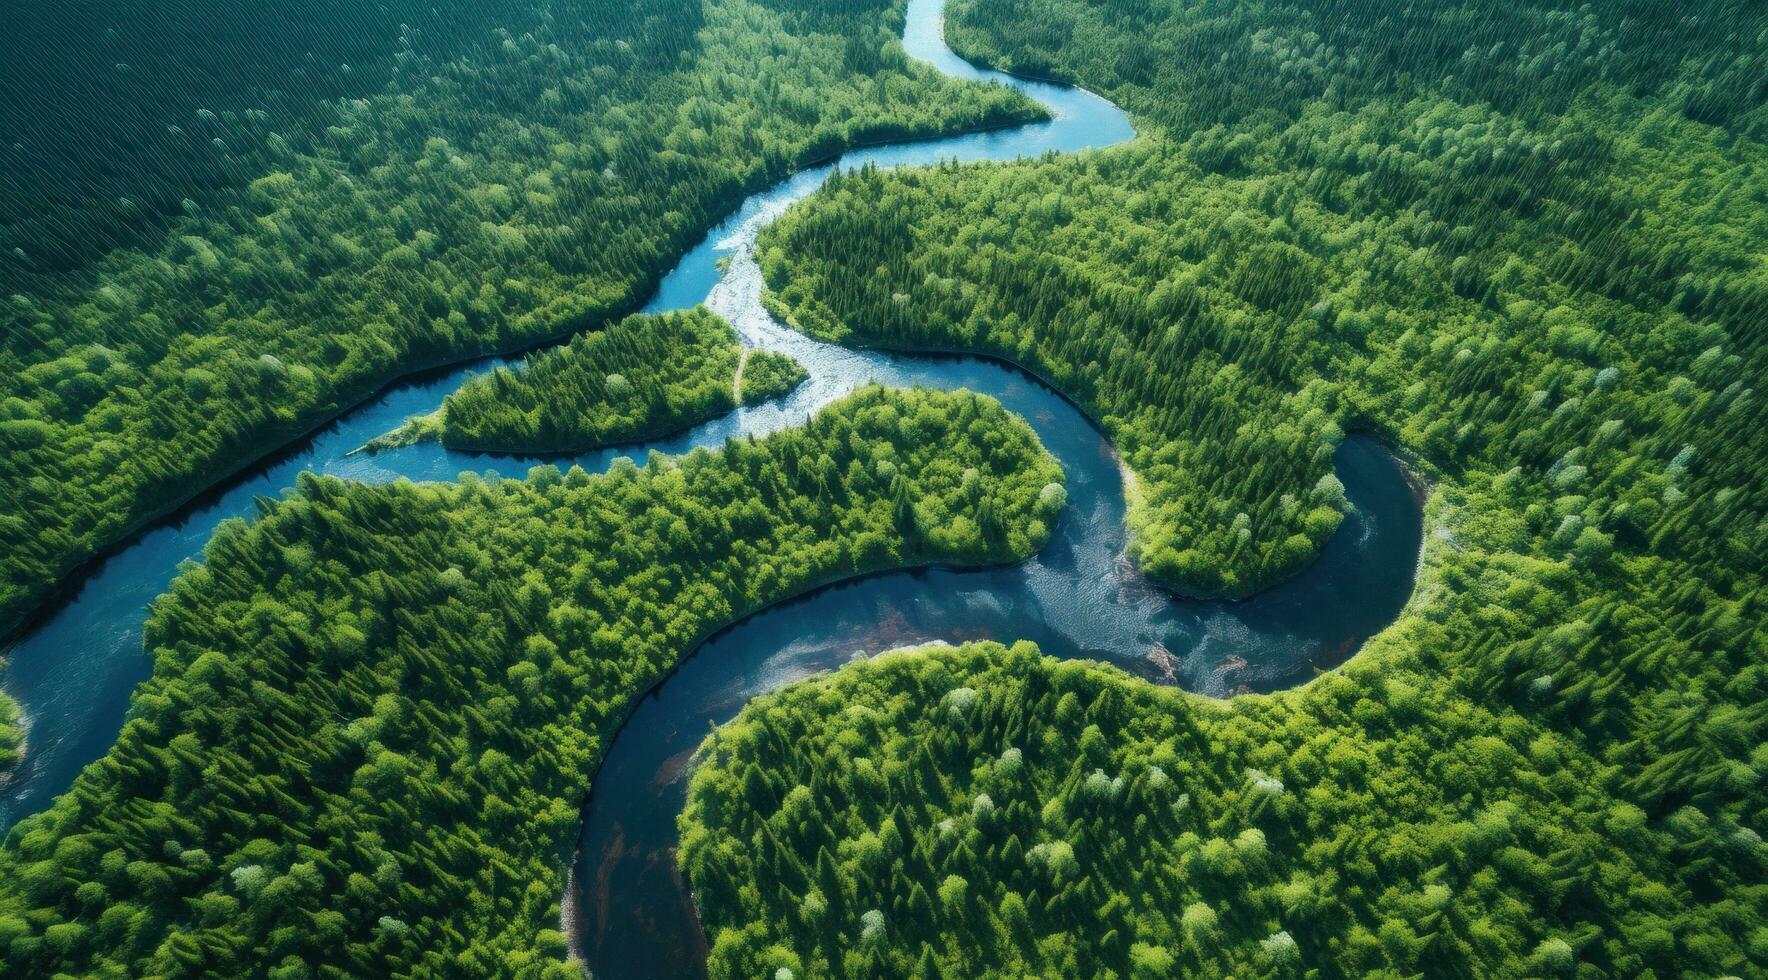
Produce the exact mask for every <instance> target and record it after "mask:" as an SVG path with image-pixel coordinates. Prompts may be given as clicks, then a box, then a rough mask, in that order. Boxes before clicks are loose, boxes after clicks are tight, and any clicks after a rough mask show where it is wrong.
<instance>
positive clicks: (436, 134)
mask: <svg viewBox="0 0 1768 980" xmlns="http://www.w3.org/2000/svg"><path fill="white" fill-rule="evenodd" d="M499 6H501V7H503V8H505V10H504V13H505V14H506V15H507V16H506V17H504V18H503V19H504V20H506V21H508V22H510V23H512V24H514V25H515V26H516V27H517V28H519V29H513V30H498V31H492V30H490V29H486V34H485V37H484V43H483V45H482V46H480V47H478V48H477V49H475V53H474V54H473V56H472V57H470V58H468V57H454V56H452V55H451V54H446V53H439V54H437V56H435V57H433V58H432V57H426V53H427V50H426V49H425V48H424V46H423V45H421V44H420V45H417V46H415V47H414V48H413V49H412V50H410V51H405V52H400V53H399V55H400V56H399V57H395V58H393V59H392V61H393V62H394V63H395V64H396V65H397V66H398V68H397V70H392V69H388V74H387V75H386V81H385V85H384V88H383V89H381V90H379V91H377V92H373V93H368V94H365V95H363V96H362V97H359V98H350V99H344V100H339V101H336V102H329V101H328V102H327V103H326V105H324V106H322V107H321V108H322V109H323V113H322V116H323V118H322V120H321V122H316V123H312V124H310V125H309V126H308V128H307V130H306V132H307V133H308V135H305V136H303V135H301V134H296V133H291V134H287V135H285V134H281V133H277V132H265V131H264V128H263V127H262V126H259V125H258V124H257V123H256V122H255V121H254V120H255V119H256V117H251V118H248V119H246V120H245V121H244V122H238V120H237V119H236V118H235V114H230V115H228V116H223V115H221V114H220V113H219V112H216V111H213V110H207V109H205V110H204V112H206V113H207V114H208V116H202V117H199V118H197V119H196V121H194V122H192V123H190V124H189V127H188V128H190V129H191V130H192V131H197V130H199V129H200V130H201V131H202V132H203V133H204V136H203V138H202V140H200V141H199V142H198V144H197V148H199V149H204V148H208V149H212V152H215V153H229V152H231V150H230V149H229V148H228V147H229V146H230V144H229V142H228V141H229V140H232V141H235V142H239V141H249V142H251V143H252V144H253V145H254V146H256V145H257V144H262V145H263V147H265V149H264V150H263V151H262V152H259V151H256V150H254V151H253V152H252V153H250V154H248V155H247V157H246V158H245V159H243V160H241V161H238V163H237V165H235V164H233V163H229V164H228V165H227V166H225V167H223V168H220V169H222V170H225V171H226V173H227V174H228V175H229V177H228V179H227V180H224V181H221V182H220V185H221V186H215V187H212V188H211V189H210V192H205V193H203V194H199V195H197V196H198V197H201V198H202V201H197V200H195V199H194V198H193V199H192V201H191V203H190V205H189V207H188V209H187V213H183V214H182V215H181V216H179V217H177V218H176V219H175V221H174V222H173V223H172V224H171V225H170V226H169V227H168V228H167V230H166V232H165V233H164V234H163V235H162V236H159V237H157V238H153V239H152V240H151V241H146V242H143V243H141V244H139V245H137V246H133V247H130V248H124V249H118V250H114V251H111V252H109V253H107V254H105V255H104V256H103V257H102V258H99V259H96V260H94V261H92V262H90V263H86V264H83V265H80V266H79V267H78V268H71V269H64V268H59V267H56V268H49V267H47V266H45V267H39V266H37V265H35V264H33V263H32V262H31V261H30V260H29V256H28V253H27V254H26V255H25V256H24V257H23V258H20V257H19V256H18V255H16V254H13V253H11V252H8V253H5V254H0V263H3V265H0V274H3V275H4V286H3V288H0V553H3V554H5V555H6V561H5V562H4V563H3V564H0V627H4V626H11V625H14V624H16V623H17V621H18V618H19V617H20V615H21V614H22V613H23V611H24V610H25V609H26V608H28V607H29V606H31V605H32V604H33V603H34V602H35V601H37V600H38V599H39V598H41V597H42V596H43V595H44V594H45V593H46V591H47V590H48V589H49V588H50V587H51V586H52V585H53V584H54V583H55V581H56V579H57V578H58V577H59V576H61V575H63V574H64V573H66V572H67V571H68V570H69V569H71V568H73V567H74V566H75V565H77V564H78V563H79V562H80V561H82V560H83V559H85V558H87V557H89V556H91V555H92V554H94V553H95V552H97V551H99V550H101V549H102V548H104V547H105V546H106V545H109V544H111V543H113V542H114V541H116V540H117V539H118V538H119V537H120V536H121V535H123V534H125V533H127V532H128V531H129V530H130V529H132V528H135V527H138V526H139V525H140V524H141V523H142V522H144V521H146V520H148V519H151V518H152V517H154V516H157V515H159V514H162V513H164V512H165V511H166V510H167V509H168V508H170V507H172V506H175V505H176V504H177V503H178V502H180V501H183V500H187V499H189V498H190V497H191V496H192V495H193V494H194V493H196V492H197V491H198V490H200V489H201V488H202V487H204V486H206V485H207V484H209V483H210V482H212V481H213V480H215V479H216V478H218V477H220V476H221V475H223V474H225V473H227V472H230V471H232V470H234V469H236V468H238V467H239V466H241V465H243V464H244V463H246V462H247V461H249V460H250V459H252V458H253V457H255V456H258V455H262V454H264V453H266V452H268V451H270V450H271V449H273V448H275V447H276V446H278V445H280V444H282V443H283V442H286V441H287V440H289V439H291V438H293V437H295V436H297V435H299V434H300V433H303V432H305V431H307V430H310V429H311V428H313V427H314V426H316V425H318V424H319V423H321V422H323V421H324V420H325V419H327V418H329V417H331V416H333V415H335V414H337V413H338V412H339V411H341V410H343V409H344V408H347V407H348V406H350V405H351V404H352V403H354V402H355V401H357V400H359V399H361V398H362V397H364V396H366V395H367V394H368V393H369V392H371V391H372V390H373V389H374V388H376V387H377V386H379V385H381V384H382V383H384V382H386V381H387V380H388V379H389V378H391V377H393V376H395V375H398V374H401V373H405V372H409V371H412V370H416V369H419V368H423V367H426V366H430V365H434V364H438V363H442V362H449V361H455V360H460V359H464V358H467V357H472V356H478V355H483V354H486V353H491V352H494V351H501V350H514V349H519V348H521V347H525V346H529V345H532V344H534V343H536V342H539V341H541V340H545V339H548V338H552V337H558V336H561V335H564V334H565V333H567V332H569V331H570V330H573V329H579V328H582V327H585V326H588V325H592V324H594V323H596V322H598V321H601V320H605V319H609V318H614V317H618V316H621V315H623V314H625V313H627V312H630V311H631V310H632V309H633V308H634V307H636V306H637V304H638V303H639V302H640V301H641V300H642V298H643V296H644V295H645V293H646V292H647V291H648V290H649V289H650V287H651V286H652V285H653V284H654V283H655V281H656V280H657V278H658V277H659V276H660V275H661V274H662V273H663V271H664V269H665V268H666V267H667V265H668V263H669V262H670V261H672V260H673V258H674V257H675V256H676V255H678V254H680V253H681V252H683V251H685V250H686V249H687V248H688V247H689V246H690V245H691V244H692V243H693V241H694V240H695V239H696V238H697V236H699V235H700V234H702V233H703V232H704V230H705V228H706V227H707V226H708V225H709V224H711V222H712V221H713V220H714V219H715V218H716V217H717V216H718V215H720V214H721V213H723V212H724V211H725V210H727V209H728V208H730V207H731V206H733V205H734V204H735V203H736V202H737V201H738V200H740V198H741V196H742V195H743V194H744V193H747V192H748V191H751V190H754V189H757V188H759V187H761V186H765V185H766V184H768V183H770V182H772V181H774V180H777V179H778V178H779V177H781V176H782V175H783V174H785V173H787V172H788V171H790V170H792V169H793V168H795V167H798V166H800V165H802V164H805V163H807V162H810V161H815V160H821V159H824V158H827V157H828V156H830V155H832V154H833V153H835V152H836V151H838V150H840V149H841V148H843V147H845V146H849V145H852V144H854V143H856V142H862V141H871V140H883V139H895V138H903V137H915V136H929V135H933V134H937V133H947V132H952V131H955V130H964V129H976V128H983V127H989V126H996V125H1003V124H1007V123H1010V122H1015V121H1020V120H1024V119H1027V118H1031V117H1035V116H1037V115H1039V114H1040V112H1041V110H1039V109H1038V108H1037V107H1036V106H1035V105H1034V104H1032V103H1031V102H1029V101H1028V100H1025V99H1024V98H1022V97H1020V96H1019V95H1017V94H1015V93H1013V92H1011V91H1010V90H1008V89H1006V88H1003V87H1000V86H982V85H970V84H964V83H959V82H955V81H950V80H946V79H943V78H941V77H940V76H939V75H938V74H937V73H936V72H935V71H934V70H933V69H931V68H929V67H928V66H925V65H921V64H918V63H915V62H912V61H910V60H909V59H908V57H907V55H906V54H904V52H903V51H902V48H901V45H900V43H899V41H898V40H897V34H898V32H899V31H900V29H901V23H902V4H901V3H900V2H899V0H865V2H860V3H850V2H845V0H843V2H835V0H811V2H791V3H758V2H752V0H658V2H648V3H642V4H631V3H625V2H616V0H587V2H585V3H578V4H572V5H570V10H569V12H566V11H563V10H561V11H556V12H555V13H554V15H549V16H537V15H536V14H535V13H534V12H533V11H532V9H531V8H530V7H529V6H527V5H521V4H513V5H512V4H507V3H506V4H501V5H499ZM472 22H473V23H482V20H481V16H480V15H475V17H474V18H472ZM100 30H101V29H100V28H94V31H95V32H97V31H100ZM190 39H191V42H192V43H197V44H208V43H210V41H209V38H208V36H207V35H206V34H204V33H202V32H192V33H191V35H190ZM449 50H450V51H452V50H454V49H453V48H450V49H449ZM407 56H408V57H407ZM377 63H378V62H377ZM329 70H330V69H328V71H329ZM318 91H321V92H325V91H329V90H328V89H327V88H325V87H324V86H321V87H320V88H319V89H318ZM192 111H194V110H192ZM210 116H212V117H213V120H210V119H209V118H208V117H210ZM236 123H237V125H236ZM205 127H206V128H205ZM210 130H213V131H214V134H213V136H212V139H213V141H214V142H215V143H216V144H218V145H216V146H213V147H210V139H211V137H210V135H209V134H210ZM180 145H182V144H180ZM272 161H273V162H272ZM199 169H200V170H201V171H202V172H204V173H206V172H208V171H210V170H213V169H216V168H199Z"/></svg>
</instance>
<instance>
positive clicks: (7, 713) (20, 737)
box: [0, 697, 25, 785]
mask: <svg viewBox="0 0 1768 980" xmlns="http://www.w3.org/2000/svg"><path fill="white" fill-rule="evenodd" d="M19 720H20V719H19V710H18V702H16V701H14V700H12V699H11V698H8V697H0V785H4V782H5V781H6V780H7V779H8V778H9V776H8V774H9V773H11V772H12V767H13V766H16V765H17V764H18V760H19V758H20V757H21V756H22V755H23V754H24V747H25V733H24V727H23V726H22V725H20V724H19Z"/></svg>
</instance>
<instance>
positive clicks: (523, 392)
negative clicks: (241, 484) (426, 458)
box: [365, 307, 809, 453]
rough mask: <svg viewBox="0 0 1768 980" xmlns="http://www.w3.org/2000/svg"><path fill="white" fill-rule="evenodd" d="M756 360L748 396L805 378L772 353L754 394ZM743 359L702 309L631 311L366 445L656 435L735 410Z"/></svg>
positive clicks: (537, 443)
mask: <svg viewBox="0 0 1768 980" xmlns="http://www.w3.org/2000/svg"><path fill="white" fill-rule="evenodd" d="M757 353H759V352H757ZM774 358H777V359H783V361H784V363H783V364H778V365H776V364H775V363H774V362H773V360H772V359H774ZM756 360H757V359H756V356H755V355H754V354H752V355H750V356H749V357H748V362H747V365H746V370H745V371H744V373H743V376H742V378H741V384H742V386H743V391H744V401H745V402H750V401H758V400H765V399H766V398H769V397H776V396H777V395H783V394H785V393H786V392H788V391H790V390H791V388H792V387H795V386H796V385H797V383H798V382H800V381H802V380H803V379H804V378H806V377H808V376H809V375H807V374H806V373H805V371H804V369H803V368H802V367H800V366H799V365H798V363H797V362H796V361H793V360H792V359H791V358H789V357H784V355H777V354H776V355H771V356H770V358H769V359H763V361H762V364H761V367H760V382H761V383H762V384H763V385H764V386H771V387H764V389H763V390H759V391H755V392H753V393H752V392H751V391H750V386H749V378H750V375H749V374H748V371H752V370H755V369H756ZM743 364H744V350H743V346H742V344H741V343H740V342H739V341H738V340H737V333H736V331H735V330H733V329H731V326H730V324H728V323H726V322H725V321H724V320H723V319H721V318H720V317H718V316H717V315H716V314H714V313H712V312H710V311H709V310H707V309H706V308H705V307H694V308H693V309H690V310H679V311H673V312H669V313H661V314H642V313H635V314H633V315H632V316H629V317H627V318H626V319H624V320H622V321H620V322H619V323H616V324H614V325H613V326H611V327H608V328H606V329H603V330H597V331H593V332H591V333H586V334H581V335H579V336H577V337H575V338H573V339H572V340H571V342H570V343H568V344H565V345H563V346H560V347H555V348H552V349H550V350H547V351H544V352H542V353H540V354H536V355H534V356H531V357H529V358H528V359H527V361H526V362H525V363H523V364H522V366H521V367H520V368H517V369H510V368H502V367H500V368H496V369H494V370H492V371H491V372H489V373H487V374H482V375H479V376H477V377H475V378H472V379H471V380H469V381H467V382H466V383H465V384H463V385H461V387H460V389H459V390H458V391H456V392H454V393H453V394H451V395H449V396H448V398H447V400H446V401H444V402H443V404H442V408H441V410H440V411H438V412H436V413H434V414H431V415H424V416H419V417H417V418H414V419H411V420H409V421H407V422H406V423H405V424H404V425H403V426H401V427H400V428H399V429H396V430H394V431H393V432H390V433H388V434H387V435H385V436H382V437H380V438H378V439H375V440H374V441H373V442H370V443H369V444H368V445H367V446H366V447H365V448H367V449H369V450H371V451H375V450H382V449H390V448H394V447H397V446H404V445H410V444H412V443H415V442H441V443H442V444H443V445H446V446H448V447H449V448H451V449H477V450H485V451H491V452H509V453H567V452H585V451H588V450H591V449H596V448H599V447H602V446H617V445H624V444H627V443H635V442H642V441H644V440H647V439H657V438H661V437H663V436H668V435H672V434H674V433H677V432H682V431H685V430H687V429H690V428H692V427H694V426H696V425H699V424H700V423H701V422H705V421H707V420H709V419H714V418H717V417H718V416H720V415H723V414H725V413H726V412H729V411H731V410H732V409H734V408H736V407H737V386H738V383H739V378H738V376H737V375H738V367H739V365H743ZM793 378H796V380H791V379H793ZM788 380H791V384H789V385H788V384H786V382H787V381H788Z"/></svg>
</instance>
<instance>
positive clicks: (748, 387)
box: [741, 350, 810, 405]
mask: <svg viewBox="0 0 1768 980" xmlns="http://www.w3.org/2000/svg"><path fill="white" fill-rule="evenodd" d="M809 380H810V372H809V371H806V370H804V365H802V364H799V363H798V362H797V361H796V360H795V359H793V358H792V356H791V355H790V354H781V353H780V352H778V351H771V350H752V351H750V352H749V357H748V359H747V360H745V361H744V362H743V384H742V389H743V390H742V392H741V394H742V397H743V404H745V405H757V404H760V403H761V402H764V401H767V400H768V399H770V398H784V397H786V396H787V395H789V394H791V393H792V391H793V390H794V389H796V388H797V387H798V386H799V385H801V384H803V383H804V382H806V381H809Z"/></svg>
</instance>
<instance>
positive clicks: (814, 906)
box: [681, 569, 1768, 978]
mask: <svg viewBox="0 0 1768 980" xmlns="http://www.w3.org/2000/svg"><path fill="white" fill-rule="evenodd" d="M1444 571H1447V570H1446V569H1445V570H1444ZM1474 625H1476V624H1475V623H1474V622H1471V621H1470V620H1469V614H1468V613H1467V612H1460V613H1457V614H1456V616H1454V617H1453V618H1452V619H1451V620H1450V621H1449V622H1447V623H1438V622H1433V621H1432V620H1431V619H1429V618H1427V617H1414V618H1412V619H1409V620H1407V621H1405V623H1404V625H1403V626H1402V627H1401V628H1399V629H1398V630H1396V631H1393V632H1390V633H1388V634H1384V636H1383V637H1382V638H1381V639H1379V640H1378V641H1377V646H1376V648H1375V649H1373V650H1371V651H1369V652H1366V653H1365V654H1364V655H1363V656H1362V657H1361V658H1359V659H1358V660H1356V661H1353V663H1352V664H1351V665H1350V666H1349V667H1347V668H1346V669H1345V670H1344V671H1342V672H1339V673H1335V674H1333V675H1331V676H1328V677H1325V678H1322V679H1321V680H1320V681H1318V682H1316V683H1314V684H1312V685H1309V686H1307V687H1305V688H1302V689H1300V690H1298V691H1295V692H1293V693H1291V694H1287V695H1283V696H1281V697H1242V698H1237V699H1235V700H1234V701H1233V702H1232V703H1231V704H1229V705H1225V706H1224V705H1222V704H1221V703H1220V702H1215V701H1211V700H1209V699H1205V698H1200V697H1197V696H1195V695H1188V694H1185V693H1183V692H1180V691H1176V690H1173V689H1171V688H1163V687H1156V686H1154V685H1151V684H1149V683H1147V682H1145V681H1141V680H1139V679H1134V678H1131V677H1128V676H1126V675H1124V674H1122V673H1121V672H1119V671H1117V670H1114V669H1111V668H1107V667H1102V666H1096V665H1090V664H1084V663H1078V662H1066V663H1064V662H1059V661H1055V660H1052V659H1049V658H1044V657H1040V656H1039V655H1038V653H1037V650H1036V648H1035V647H1033V646H1031V645H1030V644H1021V645H1018V646H1015V647H1013V648H1012V649H1010V650H1009V649H1007V648H1004V647H1002V646H1000V645H998V644H980V645H976V646H968V647H964V648H962V649H955V650H954V649H947V650H944V651H939V650H934V651H926V650H917V651H913V652H904V653H895V654H888V655H885V656H881V657H877V658H874V659H873V660H871V661H869V662H864V663H861V664H856V665H853V666H850V667H846V668H843V669H842V670H840V671H838V672H836V673H835V674H833V675H830V676H828V677H826V678H823V679H816V680H811V681H805V682H802V683H800V684H798V685H794V686H790V687H788V688H786V689H784V690H782V691H780V692H777V693H775V694H770V695H766V696H763V697H761V698H758V699H756V700H755V701H753V702H751V703H750V705H749V706H748V707H747V708H745V709H744V711H743V714H742V715H741V716H740V717H739V718H738V719H737V720H736V721H735V722H732V723H731V724H729V725H726V726H724V727H722V728H720V729H719V730H718V731H717V732H716V733H715V734H714V735H713V736H712V737H711V738H710V739H709V740H708V741H707V743H706V745H705V746H704V747H703V748H702V750H701V756H702V761H701V764H700V768H699V769H698V770H697V771H696V773H695V775H694V781H693V786H692V788H691V790H690V793H689V802H688V808H687V810H686V812H685V813H684V814H683V817H682V820H681V825H682V848H681V861H682V865H683V867H684V869H685V870H686V872H687V874H688V875H689V877H690V880H691V881H692V883H693V886H694V889H695V894H696V895H697V896H698V899H699V903H700V908H701V913H702V918H703V921H704V923H705V926H706V929H707V935H708V939H709V940H710V942H711V945H712V957H711V964H710V967H711V969H710V973H711V975H712V976H713V977H756V976H764V977H765V976H780V977H784V976H788V975H790V976H799V977H820V976H864V977H938V976H943V977H979V976H1049V977H1056V976H1060V977H1093V976H1118V977H1137V978H1142V977H1147V978H1157V977H1173V976H1237V977H1290V976H1295V977H1300V976H1318V977H1371V976H1509V977H1523V976H1531V977H1540V976H1572V975H1574V974H1575V975H1577V976H1581V977H1596V976H1627V977H1637V976H1723V975H1726V974H1736V975H1740V976H1750V975H1754V974H1755V973H1756V972H1758V971H1759V969H1760V964H1761V962H1762V958H1763V956H1764V953H1768V950H1764V949H1763V948H1762V938H1763V933H1762V927H1761V909H1762V903H1763V901H1764V895H1763V890H1764V886H1763V884H1762V863H1761V862H1762V853H1761V852H1762V843H1761V841H1760V839H1759V838H1757V837H1756V836H1755V833H1754V832H1753V831H1752V830H1751V829H1750V827H1749V825H1748V823H1749V821H1750V820H1752V819H1754V818H1755V817H1756V816H1757V813H1756V812H1748V813H1737V812H1730V813H1727V812H1725V811H1724V810H1718V811H1717V812H1715V808H1713V807H1712V805H1711V800H1712V794H1708V793H1694V794H1691V795H1690V796H1689V797H1687V798H1686V799H1685V800H1684V801H1680V802H1677V803H1675V804H1674V805H1673V807H1672V808H1671V809H1669V810H1668V811H1667V812H1663V811H1661V810H1660V809H1659V808H1657V807H1650V808H1647V807H1642V806H1640V805H1637V804H1635V803H1632V802H1628V801H1627V800H1625V799H1617V798H1616V796H1615V795H1614V794H1611V793H1610V792H1609V791H1608V787H1609V786H1610V785H1613V784H1616V783H1619V782H1622V781H1625V780H1627V779H1630V778H1633V777H1636V776H1637V775H1639V773H1637V772H1636V771H1634V772H1629V771H1626V770H1622V769H1619V768H1618V767H1614V766H1611V765H1608V764H1606V763H1604V762H1603V761H1601V760H1599V759H1594V758H1592V757H1591V756H1590V754H1589V753H1588V752H1587V751H1586V749H1585V747H1584V739H1583V738H1582V737H1581V735H1580V733H1577V732H1565V731H1560V730H1557V729H1558V728H1559V726H1557V725H1556V724H1554V721H1553V719H1552V718H1551V717H1547V718H1544V717H1542V709H1541V708H1540V707H1539V702H1536V703H1535V704H1529V705H1524V706H1513V705H1510V704H1507V703H1505V702H1504V701H1503V700H1502V699H1493V698H1490V697H1488V696H1486V695H1485V693H1484V692H1481V691H1478V690H1475V689H1472V688H1469V687H1467V686H1464V685H1445V684H1443V683H1441V682H1440V680H1439V677H1438V673H1437V672H1438V671H1439V670H1440V669H1441V664H1440V663H1439V662H1438V659H1437V658H1436V657H1434V656H1431V655H1429V654H1427V653H1423V652H1422V651H1428V650H1430V649H1432V647H1434V646H1435V645H1436V642H1438V641H1440V640H1442V639H1446V638H1449V637H1451V636H1453V635H1454V634H1455V633H1456V632H1458V631H1460V630H1463V629H1465V628H1467V627H1470V626H1474ZM1444 745H1452V746H1454V747H1455V748H1454V750H1453V751H1447V752H1445V751H1443V750H1442V747H1443V746H1444ZM1761 755H1762V753H1761V752H1760V750H1757V752H1756V756H1757V758H1756V760H1755V763H1754V764H1755V765H1758V766H1759V765H1761V764H1762V762H1763V760H1762V759H1761V758H1760V757H1761ZM1720 778H1722V779H1724V778H1735V777H1734V776H1727V775H1726V774H1723V773H1722V774H1721V776H1720ZM782 970H783V971H785V972H780V971H782Z"/></svg>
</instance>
